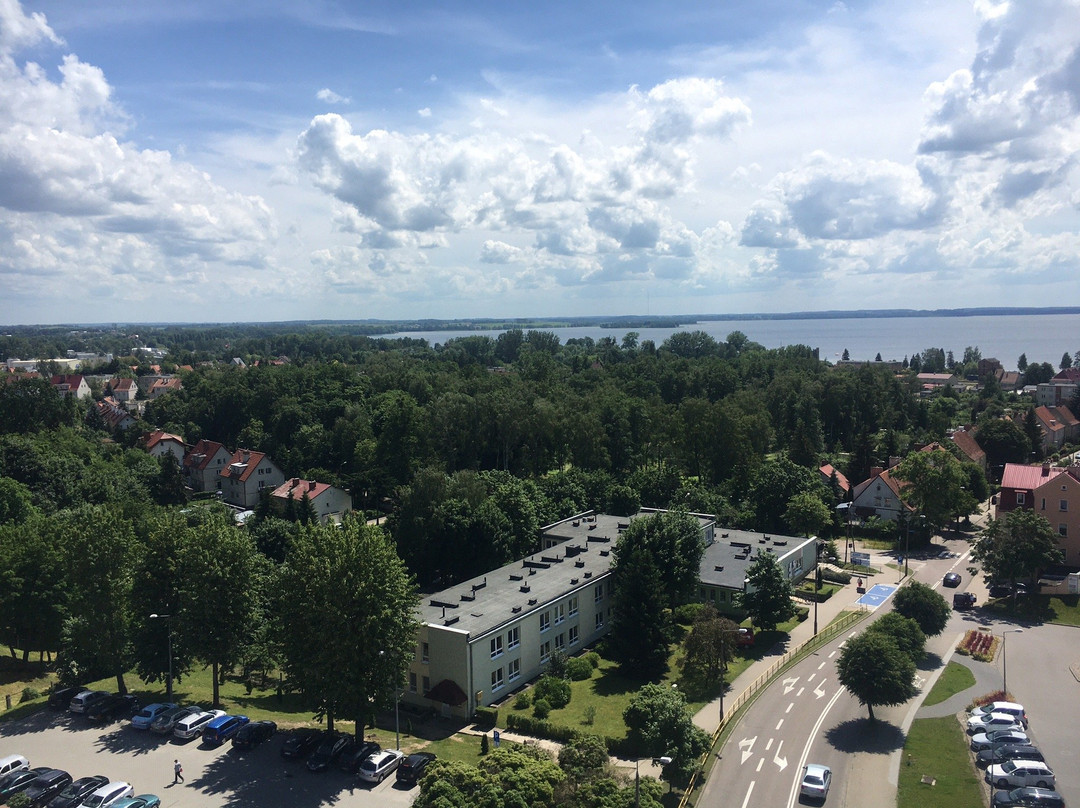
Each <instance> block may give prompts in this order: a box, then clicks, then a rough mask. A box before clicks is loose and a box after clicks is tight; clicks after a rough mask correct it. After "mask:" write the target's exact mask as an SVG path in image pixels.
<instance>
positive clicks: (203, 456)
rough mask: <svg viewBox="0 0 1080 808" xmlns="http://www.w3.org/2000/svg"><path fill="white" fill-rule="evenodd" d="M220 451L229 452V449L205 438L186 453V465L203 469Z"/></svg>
mask: <svg viewBox="0 0 1080 808" xmlns="http://www.w3.org/2000/svg"><path fill="white" fill-rule="evenodd" d="M219 452H226V453H228V450H227V449H226V448H225V447H224V446H222V445H221V444H220V443H217V442H216V441H212V440H207V439H206V438H203V439H202V440H200V441H199V442H198V443H196V444H195V445H194V446H192V447H191V451H190V452H188V453H187V454H186V455H184V465H185V466H187V467H188V468H192V469H198V470H200V471H202V470H203V469H205V468H206V467H207V466H208V465H210V461H211V460H213V459H214V458H215V457H216V456H217V455H218V453H219Z"/></svg>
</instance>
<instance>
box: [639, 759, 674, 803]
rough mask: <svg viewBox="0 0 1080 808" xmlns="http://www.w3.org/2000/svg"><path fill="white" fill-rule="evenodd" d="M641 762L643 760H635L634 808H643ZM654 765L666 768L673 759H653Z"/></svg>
mask: <svg viewBox="0 0 1080 808" xmlns="http://www.w3.org/2000/svg"><path fill="white" fill-rule="evenodd" d="M640 762H641V758H634V808H641V772H640V771H639V770H638V764H639V763H640ZM652 762H653V765H658V766H666V765H668V764H669V763H671V758H669V757H667V756H666V755H665V756H664V757H658V758H653V759H652Z"/></svg>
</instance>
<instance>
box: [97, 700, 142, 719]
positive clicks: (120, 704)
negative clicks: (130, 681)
mask: <svg viewBox="0 0 1080 808" xmlns="http://www.w3.org/2000/svg"><path fill="white" fill-rule="evenodd" d="M139 706H140V705H139V700H138V699H137V698H135V697H134V696H121V695H119V694H116V693H113V694H110V695H109V697H108V698H107V699H102V700H101V701H96V702H94V703H93V704H92V705H91V706H90V707H89V708H88V709H87V711H86V718H87V720H89V721H97V722H103V721H115V720H116V719H117V718H130V717H131V716H132V714H134V713H136V712H138V710H139Z"/></svg>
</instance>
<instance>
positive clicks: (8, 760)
mask: <svg viewBox="0 0 1080 808" xmlns="http://www.w3.org/2000/svg"><path fill="white" fill-rule="evenodd" d="M29 768H30V761H29V760H27V759H26V758H24V757H23V756H22V755H8V756H7V757H5V758H0V777H3V776H4V775H5V774H9V773H11V772H18V771H25V770H27V769H29Z"/></svg>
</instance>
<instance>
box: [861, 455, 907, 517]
mask: <svg viewBox="0 0 1080 808" xmlns="http://www.w3.org/2000/svg"><path fill="white" fill-rule="evenodd" d="M908 485H910V483H908V482H904V481H901V480H897V479H895V478H893V476H892V475H891V474H890V473H889V471H887V470H883V469H881V468H879V467H875V468H872V469H870V477H869V478H868V479H866V480H863V481H862V482H861V483H859V484H858V485H857V486H855V489H854V490H853V492H852V494H851V504H852V507H854V508H855V513H856V514H857V515H858V516H861V517H868V516H876V517H877V518H878V519H888V520H889V521H896V520H897V519H898V518H899V516H900V514H901V513H903V514H912V513H914V512H915V509H914V508H912V507H911V506H910V505H908V504H907V503H906V502H904V501H903V500H902V499H901V498H900V490H901V489H902V488H904V487H905V486H908Z"/></svg>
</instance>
